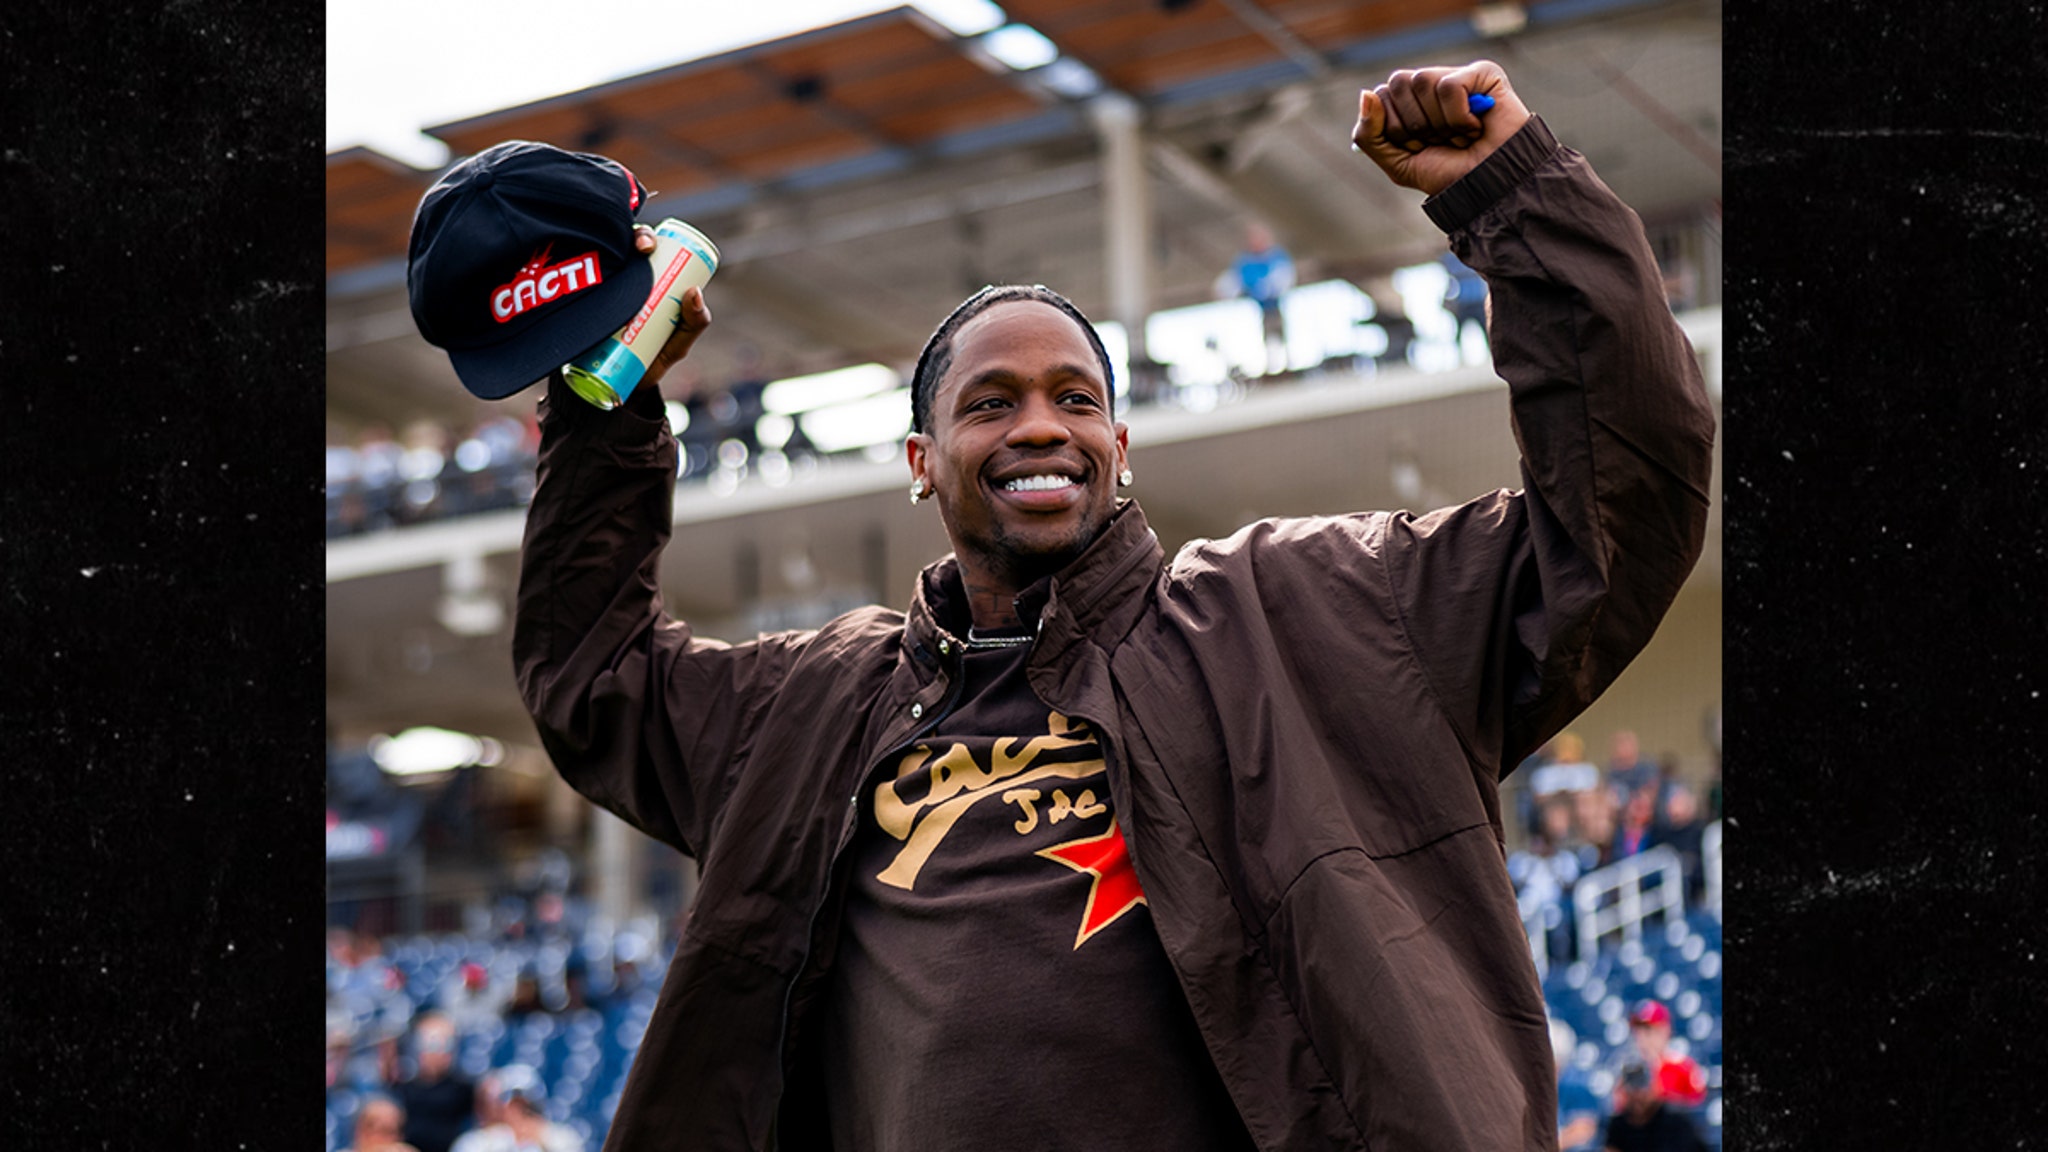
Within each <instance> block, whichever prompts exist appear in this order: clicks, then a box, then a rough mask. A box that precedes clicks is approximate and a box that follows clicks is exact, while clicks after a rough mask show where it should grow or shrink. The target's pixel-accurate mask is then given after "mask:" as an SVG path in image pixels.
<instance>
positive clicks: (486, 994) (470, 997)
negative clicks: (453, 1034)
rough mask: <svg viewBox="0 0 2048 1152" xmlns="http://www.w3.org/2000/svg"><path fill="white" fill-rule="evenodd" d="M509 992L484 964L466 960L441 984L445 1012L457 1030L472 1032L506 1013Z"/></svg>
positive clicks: (442, 1007)
mask: <svg viewBox="0 0 2048 1152" xmlns="http://www.w3.org/2000/svg"><path fill="white" fill-rule="evenodd" d="M505 999H506V996H505V993H504V991H503V990H502V989H501V988H497V987H494V986H493V985H492V983H491V976H490V973H489V972H488V971H486V970H485V968H484V966H483V965H481V964H478V963H476V962H475V961H473V960H465V961H463V962H462V963H461V964H458V965H456V966H455V970H454V971H452V972H450V973H449V974H448V979H447V980H446V981H444V982H443V983H442V985H441V1000H440V1004H441V1012H442V1014H443V1015H445V1016H447V1017H448V1019H449V1020H450V1021H452V1022H453V1023H454V1025H455V1030H456V1031H457V1032H468V1031H471V1030H473V1029H476V1028H478V1027H481V1026H482V1025H484V1024H485V1023H487V1022H489V1021H491V1020H495V1019H497V1018H498V1017H500V1016H502V1015H504V1011H505Z"/></svg>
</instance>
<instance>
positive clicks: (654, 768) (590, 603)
mask: <svg viewBox="0 0 2048 1152" xmlns="http://www.w3.org/2000/svg"><path fill="white" fill-rule="evenodd" d="M676 461H677V451H676V442H675V439H674V437H672V436H671V435H670V434H669V430H668V427H667V424H666V422H665V421H664V419H663V413H662V402H661V396H660V393H659V390H658V389H654V388H644V389H638V390H636V391H635V392H634V393H633V395H632V396H631V397H629V398H628V400H627V402H626V404H624V405H623V406H621V407H619V408H617V409H614V410H612V411H609V412H605V411H600V410H598V409H597V408H595V407H593V406H591V405H589V404H587V403H585V402H584V401H583V400H581V399H579V398H577V397H576V396H575V394H574V393H572V392H570V391H568V389H567V388H566V386H564V385H562V384H561V383H559V382H558V381H557V382H552V383H551V384H550V385H549V392H548V395H547V397H546V398H545V399H543V400H542V401H541V447H540V465H539V474H538V480H537V483H536V486H535V489H534V495H533V504H532V507H531V508H530V509H529V511H528V513H527V521H526V536H525V541H524V543H523V545H522V547H521V550H520V568H519V594H518V610H517V618H516V620H515V622H514V626H513V638H512V648H513V662H514V665H515V668H516V672H517V675H518V681H519V691H520V695H521V697H522V698H523V699H524V701H525V703H526V707H527V710H528V712H530V713H531V714H532V716H533V722H534V726H535V728H536V729H537V730H538V731H539V734H540V740H541V744H542V745H543V746H544V747H545V748H546V749H547V751H548V754H549V756H550V757H552V758H553V760H554V763H555V767H556V769H557V770H558V771H560V772H561V774H562V778H563V779H564V780H566V781H567V782H568V783H569V784H570V786H571V787H573V788H575V789H576V790H577V791H578V792H580V793H582V794H583V795H584V796H586V797H588V798H589V799H590V800H591V801H593V802H594V803H596V804H598V805H600V806H602V807H604V808H606V809H608V810H610V811H611V812H613V813H615V814H616V815H618V816H619V817H620V818H621V819H623V820H625V821H626V822H627V823H629V824H631V825H633V826H634V827H635V828H638V829H640V830H641V831H642V832H645V833H646V834H648V835H649V836H652V837H654V838H655V839H657V840H661V841H664V842H666V843H668V844H672V845H674V846H676V847H677V848H679V849H681V850H682V851H684V852H686V853H689V854H691V855H696V854H697V852H698V851H699V850H700V849H702V848H704V847H705V846H706V842H707V840H708V838H709V830H710V827H711V825H712V822H713V821H714V820H715V819H716V816H717V813H718V809H719V805H720V803H721V802H722V801H723V799H724V798H725V796H726V795H727V794H728V793H729V792H730V790H731V786H732V783H733V780H734V777H735V774H736V772H737V765H738V764H739V763H741V762H742V761H743V760H744V759H745V754H746V751H747V745H748V739H749V734H750V733H752V732H753V731H754V730H755V727H756V725H755V723H754V721H755V720H756V719H757V718H758V717H759V715H760V713H761V712H762V711H763V710H764V709H765V708H766V707H767V706H768V704H769V703H770V702H771V701H772V699H773V696H774V693H775V689H776V686H777V685H778V684H779V683H780V681H781V679H782V677H783V676H784V674H785V673H786V672H787V669H788V667H789V665H790V663H791V661H792V660H793V659H794V653H795V652H797V651H798V650H800V649H801V647H802V645H803V643H804V642H805V639H806V638H807V637H808V635H809V634H797V633H791V634H783V635H774V636H765V637H762V638H761V639H759V640H757V641H753V642H750V643H747V644H741V645H729V644H726V643H723V642H721V641H716V640H705V639H699V638H697V637H695V636H693V635H692V633H691V630H690V627H689V625H687V624H685V623H682V622H680V621H676V620H672V619H670V618H668V616H667V615H666V614H665V613H664V611H663V609H662V599H661V590H660V586H659V582H658V578H657V573H658V570H659V566H660V562H661V553H662V548H663V546H664V545H666V544H667V542H668V537H669V531H670V527H671V525H672V523H673V511H672V510H673V504H674V496H675V479H676Z"/></svg>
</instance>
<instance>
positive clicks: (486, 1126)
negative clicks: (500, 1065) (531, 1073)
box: [449, 1068, 505, 1152]
mask: <svg viewBox="0 0 2048 1152" xmlns="http://www.w3.org/2000/svg"><path fill="white" fill-rule="evenodd" d="M475 1115H476V1126H475V1127H473V1128H471V1129H470V1130H469V1131H467V1132H465V1133H463V1134H462V1135H460V1136H458V1137H456V1138H455V1144H454V1146H453V1147H452V1148H450V1149H449V1152H474V1149H475V1148H476V1146H477V1142H478V1141H479V1140H482V1139H488V1138H487V1137H484V1136H483V1135H482V1133H484V1132H488V1131H489V1130H491V1129H492V1128H496V1127H498V1126H499V1125H501V1124H503V1123H504V1122H505V1106H504V1105H503V1104H501V1103H499V1098H498V1069H496V1068H493V1069H491V1070H489V1071H487V1072H485V1073H484V1074H483V1075H481V1076H479V1077H477V1078H476V1114H475Z"/></svg>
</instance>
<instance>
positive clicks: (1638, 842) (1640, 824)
mask: <svg viewBox="0 0 2048 1152" xmlns="http://www.w3.org/2000/svg"><path fill="white" fill-rule="evenodd" d="M1656 821H1657V789H1656V788H1654V787H1650V788H1639V789H1637V790H1636V791H1634V792H1631V793H1629V794H1628V799H1627V800H1625V801H1623V802H1622V805H1621V824H1620V826H1619V827H1617V828H1616V829H1615V830H1614V850H1613V852H1612V853H1610V855H1609V858H1610V859H1614V860H1624V859H1627V858H1628V857H1630V856H1633V855H1635V854H1636V853H1638V852H1641V851H1642V850H1643V849H1645V848H1648V847H1649V846H1650V837H1651V836H1652V835H1653V834H1654V831H1655V829H1654V825H1655V824H1656Z"/></svg>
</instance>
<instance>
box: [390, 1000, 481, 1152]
mask: <svg viewBox="0 0 2048 1152" xmlns="http://www.w3.org/2000/svg"><path fill="white" fill-rule="evenodd" d="M412 1039H413V1060H414V1064H415V1068H414V1071H413V1074H412V1076H411V1077H410V1078H408V1079H406V1080H404V1081H401V1082H400V1083H399V1085H398V1088H397V1093H398V1098H399V1100H400V1102H401V1103H403V1104H404V1105H405V1113H406V1117H407V1120H406V1125H405V1138H406V1139H407V1140H410V1141H412V1143H413V1144H414V1145H416V1146H417V1147H418V1148H419V1150H420V1152H448V1146H449V1145H451V1144H453V1143H454V1142H455V1138H456V1137H457V1136H459V1135H461V1134H462V1132H463V1130H464V1129H466V1128H468V1127H469V1125H470V1121H471V1118H472V1116H473V1115H474V1110H475V1107H476V1103H475V1099H474V1097H475V1094H476V1086H475V1085H473V1084H471V1083H470V1082H469V1080H468V1079H467V1078H465V1077H464V1076H463V1075H462V1074H461V1073H460V1072H459V1071H457V1070H456V1067H455V1022H454V1021H452V1020H450V1019H448V1017H446V1016H444V1015H442V1014H441V1013H439V1012H427V1013H423V1014H422V1015H421V1016H420V1018H419V1019H418V1021H416V1022H415V1023H414V1024H413V1033H412Z"/></svg>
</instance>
